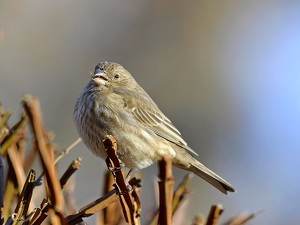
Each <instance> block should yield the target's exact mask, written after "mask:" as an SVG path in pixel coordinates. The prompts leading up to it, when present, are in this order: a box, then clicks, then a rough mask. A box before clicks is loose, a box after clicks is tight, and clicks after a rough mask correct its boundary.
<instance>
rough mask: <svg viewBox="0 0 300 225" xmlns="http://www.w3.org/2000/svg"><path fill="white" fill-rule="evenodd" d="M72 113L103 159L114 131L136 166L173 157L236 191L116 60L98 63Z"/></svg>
mask: <svg viewBox="0 0 300 225" xmlns="http://www.w3.org/2000/svg"><path fill="white" fill-rule="evenodd" d="M73 115H74V120H75V123H76V127H77V131H78V133H79V136H80V137H81V138H82V140H83V142H84V143H85V145H86V146H87V147H88V148H89V149H90V150H91V151H92V152H93V153H95V154H96V155H97V156H100V157H101V158H103V159H105V158H106V152H105V149H104V146H103V143H102V140H103V139H104V138H105V136H106V135H108V134H111V135H114V136H115V137H116V139H117V141H118V155H119V158H120V159H121V160H122V162H123V163H124V164H125V166H126V167H128V168H130V169H132V170H133V169H143V168H145V167H147V166H150V165H151V164H153V163H155V162H156V161H157V160H159V159H161V158H162V157H172V158H173V164H174V165H175V166H177V167H179V168H182V169H184V170H188V171H191V172H193V173H195V174H197V175H198V176H199V177H202V178H203V179H204V180H206V181H207V182H209V183H210V184H212V185H213V186H215V187H216V188H217V189H219V190H220V191H221V192H223V193H225V194H227V191H230V192H234V191H235V190H234V188H233V187H232V186H231V185H230V184H229V183H228V182H226V181H225V180H224V179H222V178H221V177H220V176H218V175H217V174H215V173H214V172H212V171H211V170H209V169H208V168H206V167H205V166H204V165H203V164H201V163H200V162H198V161H197V160H196V159H195V158H194V157H193V156H192V154H194V155H197V153H196V152H194V151H193V150H192V149H191V148H190V147H189V146H188V145H187V144H186V142H185V141H184V140H183V139H182V137H181V134H180V132H179V131H178V130H177V129H176V127H175V126H174V125H173V124H172V122H171V121H170V120H169V119H168V118H167V117H166V116H165V115H164V114H163V113H162V112H161V111H160V109H159V108H158V106H157V105H156V104H155V102H154V101H153V100H152V99H151V98H150V96H149V95H148V94H147V93H146V92H145V91H144V89H143V88H142V87H141V86H140V85H139V84H138V83H137V82H136V81H135V80H134V78H133V77H132V76H131V74H130V73H129V72H128V71H127V70H126V69H124V67H122V66H121V65H119V64H117V63H112V62H102V63H99V64H98V65H97V66H96V68H95V72H94V75H93V76H92V78H91V80H90V82H89V83H88V84H87V86H86V87H85V88H84V89H83V90H82V92H81V94H80V95H79V97H78V98H77V102H76V105H75V109H74V114H73Z"/></svg>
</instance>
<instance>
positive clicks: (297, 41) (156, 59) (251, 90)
mask: <svg viewBox="0 0 300 225" xmlns="http://www.w3.org/2000/svg"><path fill="white" fill-rule="evenodd" d="M299 21H300V2H299V1H296V0H294V1H293V0H289V1H286V0H282V1H280V0H277V1H276V0H272V1H271V0H269V1H268V0H265V1H258V0H257V1H256V0H254V1H243V0H233V1H227V0H224V1H216V0H213V1H170V0H169V1H167V0H160V1H151V0H145V1H137V0H136V1H134V0H128V1H115V0H113V1H111V0H110V1H108V0H106V1H104V0H101V1H99V0H86V1H78V0H72V1H71V0H65V1H58V0H53V1H47V2H46V1H38V0H32V1H17V0H0V78H1V80H0V101H1V102H2V103H3V104H4V106H5V107H6V108H12V109H14V111H15V117H14V118H15V119H12V121H11V123H14V122H15V121H16V119H17V116H16V115H18V114H19V113H20V105H19V102H20V99H21V96H22V95H23V93H26V92H27V93H30V94H32V95H34V96H37V97H38V98H39V99H40V101H41V106H42V109H43V114H44V118H45V123H46V127H47V128H48V129H50V130H53V131H54V132H55V133H56V139H55V141H56V143H58V146H59V148H60V149H62V148H64V147H66V146H67V145H69V144H70V143H71V142H72V141H74V140H75V139H76V138H77V134H76V131H75V128H74V125H73V120H72V110H73V106H74V103H75V99H76V97H77V95H78V94H79V92H80V90H81V89H82V88H83V86H84V85H85V84H86V83H87V82H88V80H89V72H90V71H93V69H94V66H95V65H96V63H98V62H100V61H104V60H108V61H115V62H119V63H121V64H122V65H124V66H125V67H126V68H127V69H128V70H129V71H131V72H132V74H133V76H134V77H135V78H136V80H137V81H138V82H139V83H140V84H141V85H142V86H143V87H144V88H145V90H146V91H147V92H148V93H149V94H150V96H152V98H153V99H154V100H155V101H156V102H157V104H158V105H159V106H160V108H161V110H162V111H163V112H164V113H165V114H166V115H167V116H168V117H169V118H170V119H171V120H172V121H173V123H174V124H175V125H176V126H177V128H178V129H179V130H180V131H181V133H182V134H183V137H184V138H185V139H186V141H187V142H188V143H189V145H190V146H191V147H192V148H194V149H195V150H196V151H197V152H198V154H199V159H200V161H201V162H203V163H204V164H205V165H207V166H208V167H210V168H211V169H213V170H214V171H216V172H218V173H219V174H220V175H222V176H223V177H224V178H226V179H227V180H228V181H230V182H231V183H232V184H233V185H234V186H235V187H236V189H237V193H234V194H230V195H229V196H224V195H222V194H221V193H219V192H218V191H216V190H215V189H214V188H211V187H210V186H209V185H207V184H206V183H205V182H203V181H202V180H201V179H198V178H195V179H194V180H193V183H192V189H193V190H194V193H193V194H192V197H191V199H190V202H189V203H190V204H191V206H190V207H189V210H188V212H187V214H188V217H187V218H188V220H191V218H192V217H193V215H195V214H196V213H198V212H202V213H203V214H204V215H207V213H208V211H209V208H210V205H211V204H214V203H222V204H223V206H224V208H225V212H224V215H223V216H222V218H223V221H225V220H226V219H228V218H230V217H231V216H234V215H236V214H238V213H239V212H241V211H244V210H247V211H248V212H256V211H260V210H264V212H263V213H262V214H260V215H259V216H258V217H257V218H256V219H255V220H254V221H253V222H252V224H299V223H300V215H299V213H297V211H298V207H299V199H300V197H299V196H300V188H299V184H300V153H299V152H300V137H299V136H300V74H299V72H300V63H299V59H300V22H299ZM77 156H84V161H83V164H82V168H81V169H80V171H78V173H77V177H76V179H77V181H76V183H77V186H76V189H75V193H76V202H77V205H78V208H80V207H81V206H83V205H84V204H87V203H88V202H90V201H92V200H94V199H95V198H96V197H97V196H98V194H99V190H100V189H101V181H102V179H101V174H102V171H103V170H104V168H105V166H104V163H103V161H101V160H99V159H97V158H96V157H94V156H93V155H92V154H91V153H90V152H88V151H87V150H86V148H85V147H84V146H83V145H82V144H81V145H80V146H79V147H77V148H76V149H75V150H74V151H73V152H72V154H71V155H70V156H69V157H68V158H66V159H65V161H64V163H62V164H61V165H60V169H61V170H64V169H65V168H66V166H67V165H68V164H69V162H70V161H71V160H72V159H74V158H75V157H77ZM143 172H144V176H145V177H147V178H151V179H145V180H144V187H145V188H143V191H142V196H143V197H142V203H143V207H144V209H143V214H142V215H143V218H144V221H145V220H147V218H146V217H147V210H149V209H150V208H151V207H152V206H153V205H154V201H153V195H154V194H153V193H154V191H153V188H148V189H147V188H146V187H152V186H153V187H154V186H155V184H153V180H154V179H155V177H156V173H157V172H156V166H152V167H150V168H149V169H145V170H144V171H143ZM175 172H176V178H177V180H178V181H179V180H180V178H181V177H182V176H183V175H184V173H183V172H182V171H179V170H175ZM94 219H95V217H92V218H91V219H88V220H87V222H90V224H92V223H93V221H94Z"/></svg>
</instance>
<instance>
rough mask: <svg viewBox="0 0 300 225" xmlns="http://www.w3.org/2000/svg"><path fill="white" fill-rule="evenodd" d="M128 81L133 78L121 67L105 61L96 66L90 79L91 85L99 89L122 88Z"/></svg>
mask: <svg viewBox="0 0 300 225" xmlns="http://www.w3.org/2000/svg"><path fill="white" fill-rule="evenodd" d="M130 80H133V78H132V76H131V75H130V73H129V72H128V71H127V70H126V69H125V68H124V67H123V66H121V65H120V64H118V63H113V62H106V61H105V62H101V63H99V64H97V65H96V67H95V71H94V74H93V76H92V78H91V81H92V83H93V84H94V85H95V86H96V87H98V88H100V89H102V88H113V87H117V86H120V85H122V86H123V85H126V83H127V82H128V81H130Z"/></svg>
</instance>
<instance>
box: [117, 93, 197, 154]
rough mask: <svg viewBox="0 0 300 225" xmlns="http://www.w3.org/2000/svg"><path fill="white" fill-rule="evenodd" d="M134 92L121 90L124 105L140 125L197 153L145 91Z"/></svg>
mask: <svg viewBox="0 0 300 225" xmlns="http://www.w3.org/2000/svg"><path fill="white" fill-rule="evenodd" d="M132 93H134V92H130V93H129V92H127V93H126V94H125V93H124V92H123V93H122V95H123V96H124V94H125V96H124V98H123V101H124V105H125V107H126V108H127V110H129V111H130V112H131V113H132V115H133V116H134V118H135V119H136V120H137V121H138V122H139V123H140V124H142V125H144V126H145V127H147V128H148V129H150V130H152V131H153V132H154V133H155V134H156V135H158V136H160V137H162V138H164V139H166V140H168V141H170V142H172V143H174V144H175V145H177V146H179V147H181V148H184V149H185V150H187V151H189V152H191V153H193V154H195V155H198V154H197V153H196V152H195V151H194V150H192V149H191V148H190V147H189V146H188V145H187V143H186V142H185V141H184V140H183V139H182V137H181V134H180V132H179V131H178V130H177V128H176V127H175V126H174V125H173V124H172V122H171V121H170V120H169V119H168V118H167V117H166V116H165V115H164V114H163V113H162V112H161V111H160V110H159V108H158V107H157V105H156V104H155V103H154V101H153V100H152V99H151V98H150V96H148V94H146V93H145V92H143V93H141V92H139V94H138V95H137V94H134V96H132Z"/></svg>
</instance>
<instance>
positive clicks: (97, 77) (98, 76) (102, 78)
mask: <svg viewBox="0 0 300 225" xmlns="http://www.w3.org/2000/svg"><path fill="white" fill-rule="evenodd" d="M92 80H93V81H94V83H95V84H96V85H97V86H102V85H105V84H106V82H107V81H108V76H107V75H106V74H105V73H104V71H103V70H100V69H97V70H95V74H94V76H93V77H92Z"/></svg>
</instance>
